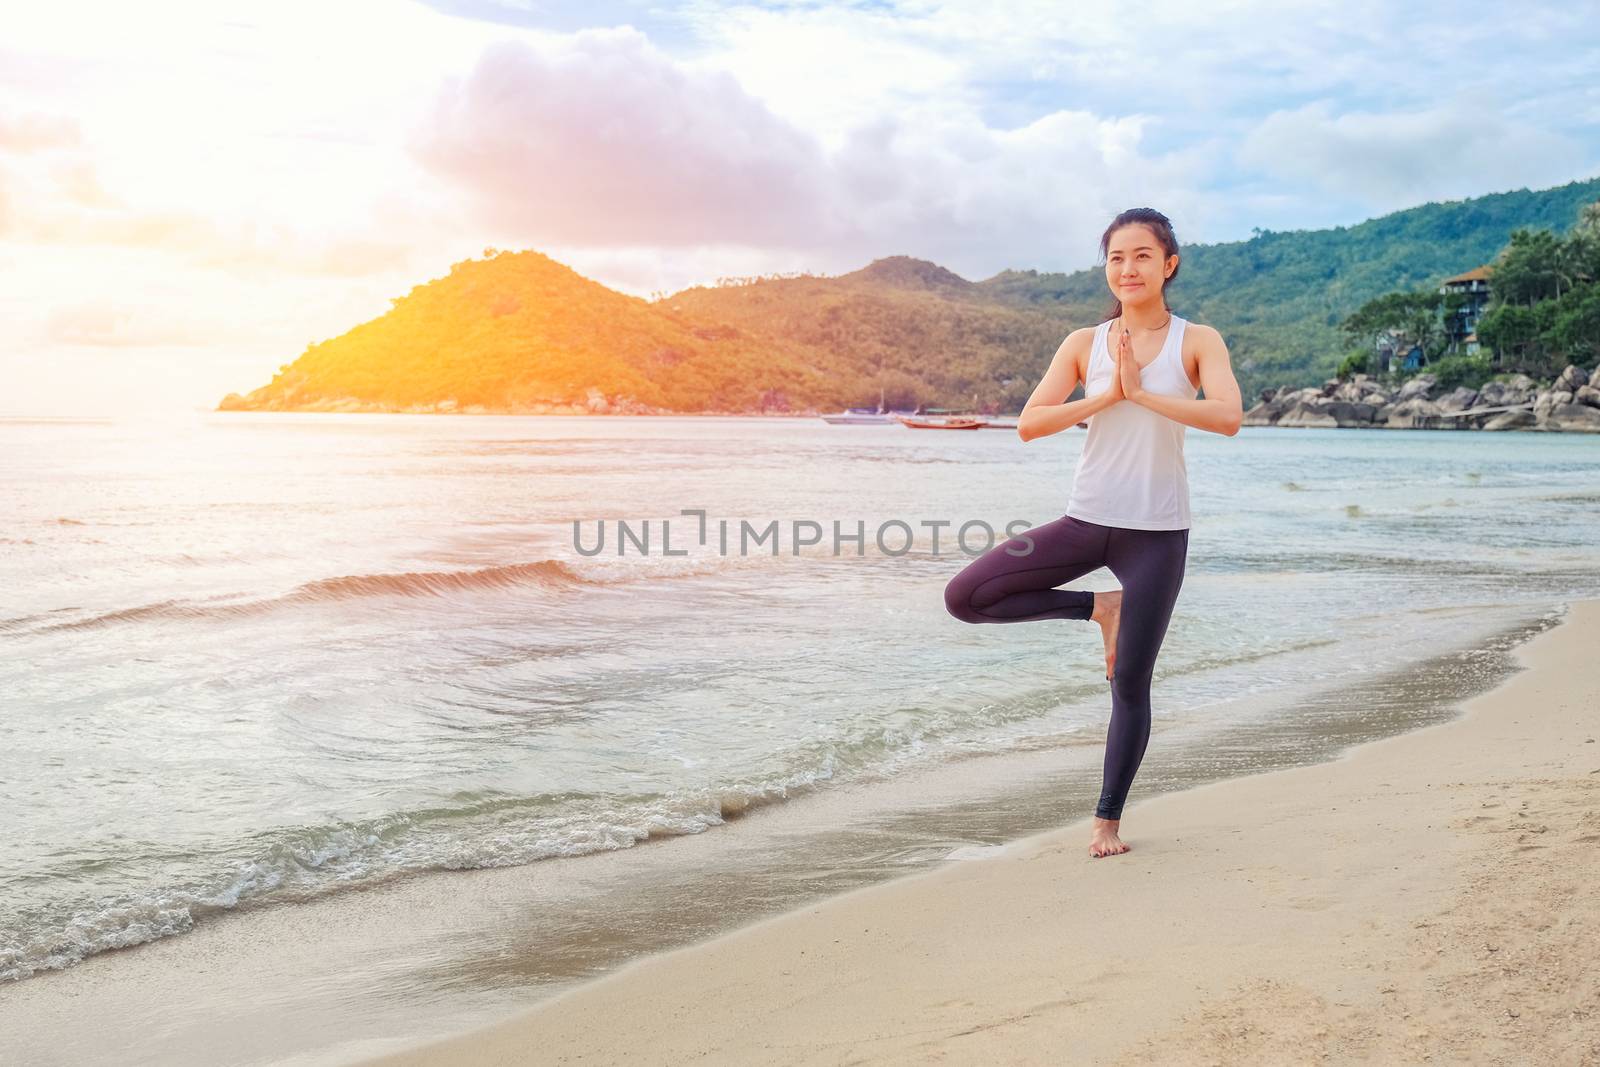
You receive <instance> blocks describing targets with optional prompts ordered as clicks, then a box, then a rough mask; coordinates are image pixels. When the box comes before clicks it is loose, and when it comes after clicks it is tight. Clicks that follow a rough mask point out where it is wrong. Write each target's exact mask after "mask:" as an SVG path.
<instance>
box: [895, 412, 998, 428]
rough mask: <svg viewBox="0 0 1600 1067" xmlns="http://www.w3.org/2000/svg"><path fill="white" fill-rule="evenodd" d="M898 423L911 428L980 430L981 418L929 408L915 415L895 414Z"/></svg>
mask: <svg viewBox="0 0 1600 1067" xmlns="http://www.w3.org/2000/svg"><path fill="white" fill-rule="evenodd" d="M895 418H896V419H897V420H899V423H900V425H902V426H905V427H908V428H910V429H913V430H981V429H983V420H982V419H981V418H978V417H976V416H974V415H962V414H959V413H957V412H954V411H950V410H949V409H947V408H929V409H928V410H927V411H923V412H919V413H917V414H915V415H909V416H907V415H896V416H895Z"/></svg>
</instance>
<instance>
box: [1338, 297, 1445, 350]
mask: <svg viewBox="0 0 1600 1067" xmlns="http://www.w3.org/2000/svg"><path fill="white" fill-rule="evenodd" d="M1443 306H1444V297H1443V296H1442V295H1441V294H1440V293H1437V292H1425V293H1385V294H1383V295H1382V296H1380V297H1375V298H1373V299H1371V300H1368V301H1367V302H1366V303H1365V304H1362V305H1361V307H1359V308H1357V309H1356V311H1355V312H1354V313H1353V314H1351V315H1350V316H1349V317H1348V318H1346V319H1345V320H1344V322H1342V323H1341V324H1340V327H1339V328H1340V329H1342V330H1343V331H1344V334H1345V338H1346V340H1348V341H1349V342H1350V343H1351V344H1352V345H1364V346H1368V347H1370V346H1372V345H1375V344H1376V343H1377V342H1378V340H1379V339H1380V338H1381V337H1384V336H1385V335H1389V336H1393V337H1396V338H1398V339H1399V340H1400V341H1401V342H1403V343H1410V344H1415V345H1418V346H1420V347H1421V349H1422V353H1423V355H1424V356H1425V357H1430V356H1432V355H1433V354H1434V353H1433V350H1434V348H1435V347H1436V346H1437V344H1438V341H1439V338H1440V337H1441V336H1442V335H1443V332H1444V329H1443V325H1442V324H1441V322H1440V318H1439V312H1440V309H1441V308H1442V307H1443Z"/></svg>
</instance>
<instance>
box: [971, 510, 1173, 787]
mask: <svg viewBox="0 0 1600 1067" xmlns="http://www.w3.org/2000/svg"><path fill="white" fill-rule="evenodd" d="M1188 556H1189V531H1188V530H1130V529H1127V528H1125V527H1121V526H1101V525H1099V524H1097V523H1092V522H1085V521H1084V520H1082V519H1075V518H1073V517H1072V516H1070V515H1063V516H1062V517H1061V518H1059V519H1056V520H1055V521H1054V522H1047V523H1045V524H1044V525H1043V526H1038V527H1035V528H1033V529H1031V530H1027V531H1025V532H1024V533H1022V534H1020V535H1018V536H1017V537H1014V538H1012V539H1011V540H1009V541H1007V542H1005V543H1004V544H1001V545H996V546H995V547H993V548H991V549H990V550H989V551H987V552H985V553H984V554H983V555H981V556H979V557H978V558H977V559H975V560H973V561H972V562H971V563H969V564H967V566H966V567H965V568H964V569H963V570H962V571H961V573H959V574H957V575H956V576H955V577H954V578H952V579H950V583H949V584H948V585H946V586H945V590H944V603H945V607H946V608H948V609H949V611H950V614H952V615H954V616H955V617H956V618H958V619H960V620H961V621H962V622H1032V621H1034V620H1035V619H1088V618H1089V614H1090V612H1091V611H1093V610H1094V593H1092V592H1089V591H1087V590H1083V589H1057V588H1055V586H1058V585H1061V584H1062V583H1064V582H1070V581H1073V580H1074V579H1077V578H1081V577H1083V576H1084V575H1085V574H1088V573H1089V572H1090V571H1092V570H1096V569H1098V568H1100V567H1109V568H1111V573H1112V574H1114V575H1116V576H1117V579H1118V580H1119V581H1121V582H1122V620H1121V622H1120V623H1118V625H1117V643H1116V650H1117V664H1116V669H1115V670H1113V671H1112V675H1111V678H1112V680H1111V727H1110V729H1109V730H1108V731H1107V733H1106V762H1105V777H1104V779H1103V781H1102V783H1101V787H1100V803H1099V804H1098V805H1097V806H1096V808H1095V814H1096V815H1098V816H1100V818H1102V819H1118V818H1121V817H1122V805H1123V802H1124V801H1126V800H1127V798H1128V789H1129V788H1130V787H1131V786H1132V785H1133V776H1134V774H1136V773H1137V772H1138V770H1139V762H1140V761H1141V760H1143V759H1144V750H1145V745H1146V744H1148V743H1149V741H1150V679H1151V677H1152V676H1153V675H1154V673H1155V668H1156V653H1158V652H1160V651H1161V642H1162V639H1163V638H1165V637H1166V635H1167V623H1168V622H1170V621H1171V620H1172V606H1173V604H1175V603H1176V602H1177V599H1178V589H1179V587H1180V586H1182V585H1183V569H1184V563H1185V562H1186V561H1187V559H1188Z"/></svg>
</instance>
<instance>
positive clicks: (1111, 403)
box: [944, 208, 1244, 856]
mask: <svg viewBox="0 0 1600 1067" xmlns="http://www.w3.org/2000/svg"><path fill="white" fill-rule="evenodd" d="M1100 251H1101V252H1102V253H1103V254H1104V255H1105V258H1106V284H1107V285H1109V286H1110V287H1111V294H1112V296H1113V297H1114V298H1115V299H1116V303H1115V304H1114V305H1113V306H1112V308H1111V310H1110V312H1109V313H1108V315H1107V321H1105V322H1102V323H1100V325H1098V326H1093V327H1088V326H1086V327H1084V328H1083V329H1080V330H1074V331H1073V332H1072V333H1071V334H1070V335H1069V336H1068V337H1067V339H1066V340H1065V341H1063V342H1061V347H1060V348H1058V349H1056V354H1055V357H1054V358H1053V359H1051V361H1050V367H1049V369H1048V370H1046V371H1045V373H1044V378H1043V379H1042V380H1041V381H1040V382H1039V386H1038V388H1036V389H1035V390H1034V391H1033V395H1032V396H1030V397H1029V398H1028V403H1027V404H1026V405H1025V406H1024V407H1023V409H1022V417H1021V418H1020V419H1019V420H1018V422H1017V432H1018V433H1019V434H1020V435H1021V437H1022V439H1023V440H1024V441H1032V440H1033V439H1035V438H1038V437H1046V436H1049V435H1050V434H1053V433H1057V432H1059V431H1061V430H1065V429H1066V428H1067V427H1069V426H1075V425H1077V424H1078V423H1079V422H1081V421H1083V420H1084V419H1088V420H1089V432H1088V434H1087V435H1086V436H1085V438H1084V442H1083V452H1082V453H1081V454H1080V455H1079V457H1078V467H1077V473H1076V474H1075V475H1074V478H1073V483H1072V494H1071V496H1070V497H1069V498H1068V500H1067V509H1066V513H1065V514H1064V515H1063V516H1062V517H1061V518H1059V519H1056V520H1054V521H1053V522H1048V523H1046V524H1044V525H1043V526H1040V527H1037V528H1035V529H1031V530H1029V531H1027V532H1026V533H1025V534H1023V535H1021V536H1019V537H1015V538H1012V539H1011V540H1009V541H1007V542H1005V543H1004V544H1001V545H996V546H995V547H994V548H992V549H990V550H989V551H988V552H985V553H984V554H983V555H981V556H979V557H978V558H977V559H975V560H973V561H972V562H971V563H970V564H968V565H967V567H966V568H965V569H963V570H962V571H961V573H959V574H957V575H956V576H955V577H954V578H952V579H951V580H950V583H949V585H947V586H946V587H945V594H944V597H945V606H946V607H947V608H948V609H949V610H950V614H952V615H954V616H955V617H956V618H958V619H960V620H962V621H963V622H1031V621H1033V620H1035V619H1084V620H1089V621H1093V622H1098V623H1099V624H1100V629H1101V632H1102V635H1103V637H1104V639H1105V650H1106V678H1107V680H1109V681H1110V682H1111V726H1110V729H1109V730H1108V731H1107V734H1106V760H1105V778H1104V781H1103V782H1102V785H1101V790H1100V802H1099V804H1098V805H1097V806H1096V808H1095V819H1094V835H1093V837H1092V838H1091V839H1090V841H1089V854H1090V855H1091V856H1114V855H1116V854H1118V853H1121V852H1126V851H1128V846H1127V845H1126V844H1124V843H1123V841H1122V839H1121V838H1120V837H1118V836H1117V831H1118V829H1119V827H1120V825H1121V821H1122V805H1123V802H1124V801H1125V800H1126V799H1127V796H1128V788H1129V787H1130V786H1131V785H1132V784H1133V776H1134V774H1135V773H1136V772H1137V771H1138V770H1139V762H1140V760H1142V759H1143V758H1144V750H1145V745H1146V743H1147V742H1148V741H1149V740H1150V680H1151V677H1152V676H1153V674H1154V673H1155V665H1156V653H1158V652H1159V651H1160V650H1161V641H1162V639H1163V638H1164V637H1165V636H1166V633H1167V623H1168V622H1169V621H1170V620H1171V618H1172V607H1173V604H1174V603H1175V602H1176V601H1177V599H1178V589H1179V587H1180V586H1181V585H1182V584H1183V569H1184V563H1185V561H1186V559H1187V557H1188V552H1189V482H1188V473H1187V470H1186V468H1185V466H1184V461H1183V434H1184V427H1185V426H1193V427H1195V428H1197V429H1201V430H1210V431H1211V432H1213V433H1220V434H1226V435H1227V436H1229V437H1231V436H1233V435H1234V434H1236V433H1238V432H1239V421H1240V419H1241V418H1242V417H1243V415H1244V408H1243V405H1242V403H1241V402H1240V397H1239V383H1238V382H1236V381H1235V380H1234V377H1233V368H1232V366H1231V365H1230V364H1229V362H1228V348H1227V346H1226V345H1224V344H1223V343H1222V336H1221V335H1220V334H1218V333H1217V331H1216V330H1214V329H1212V328H1211V327H1210V326H1201V325H1200V324H1199V323H1188V322H1185V321H1184V320H1183V319H1181V318H1178V317H1176V316H1174V315H1173V314H1172V313H1171V310H1170V309H1169V308H1168V307H1167V304H1166V286H1167V283H1169V282H1171V281H1172V280H1173V279H1174V278H1176V277H1177V276H1178V242H1177V239H1176V238H1175V237H1173V234H1172V224H1171V223H1170V222H1168V221H1167V217H1166V216H1165V215H1163V214H1161V212H1159V211H1156V210H1154V209H1152V208H1134V209H1133V210H1131V211H1124V212H1123V213H1122V214H1120V215H1118V216H1117V217H1116V218H1115V219H1113V220H1111V225H1110V226H1109V227H1107V229H1106V232H1105V233H1104V234H1103V235H1102V236H1101V238H1100ZM1080 381H1081V382H1082V383H1083V399H1082V400H1075V401H1072V402H1071V403H1067V402H1066V398H1067V397H1070V396H1071V395H1072V392H1073V390H1074V389H1075V388H1076V387H1077V385H1078V383H1079V382H1080ZM1197 381H1198V382H1199V386H1198V390H1203V391H1204V393H1205V398H1204V399H1200V398H1198V397H1196V395H1195V394H1196V392H1197V387H1196V385H1195V384H1194V383H1195V382H1197ZM1100 567H1109V568H1110V569H1111V573H1112V574H1114V575H1116V577H1117V580H1118V581H1120V582H1121V583H1122V588H1121V589H1118V590H1115V591H1112V592H1109V593H1096V592H1090V591H1088V590H1081V589H1058V588H1056V587H1057V586H1060V585H1062V584H1064V583H1066V582H1070V581H1073V580H1075V579H1078V578H1081V577H1083V576H1084V575H1085V574H1088V573H1089V572H1090V571H1092V570H1096V569H1098V568H1100Z"/></svg>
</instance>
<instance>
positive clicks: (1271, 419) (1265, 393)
mask: <svg viewBox="0 0 1600 1067" xmlns="http://www.w3.org/2000/svg"><path fill="white" fill-rule="evenodd" d="M1244 425H1246V426H1321V427H1361V428H1368V429H1371V428H1378V429H1390V430H1413V429H1416V430H1422V429H1426V430H1553V431H1577V432H1589V433H1600V367H1596V368H1594V370H1593V371H1592V372H1591V371H1586V370H1584V369H1583V368H1581V367H1578V366H1574V365H1571V364H1569V365H1568V366H1567V367H1566V368H1565V369H1564V370H1562V372H1561V373H1560V374H1559V375H1558V376H1557V377H1556V380H1555V381H1554V382H1552V383H1551V384H1549V385H1546V386H1541V385H1539V384H1538V383H1537V382H1535V381H1534V380H1533V379H1532V378H1529V377H1528V376H1527V375H1524V374H1519V375H1516V376H1515V377H1513V378H1512V379H1510V380H1509V381H1504V382H1500V381H1495V382H1489V383H1488V384H1486V385H1484V387H1483V388H1482V389H1468V388H1465V387H1459V388H1456V389H1453V390H1451V391H1449V392H1444V391H1443V390H1441V389H1440V388H1439V383H1438V379H1437V378H1435V377H1434V376H1433V375H1432V374H1419V375H1417V376H1416V377H1415V378H1412V379H1410V380H1408V381H1407V382H1406V383H1405V384H1404V385H1402V386H1401V387H1400V388H1399V389H1398V390H1394V391H1391V390H1390V388H1388V387H1385V386H1384V385H1382V384H1381V383H1379V382H1377V381H1375V380H1374V379H1372V378H1371V377H1370V376H1368V375H1365V374H1357V375H1355V376H1354V377H1352V378H1351V379H1350V380H1349V381H1340V380H1339V379H1337V378H1330V379H1329V380H1328V381H1326V382H1324V383H1323V384H1322V385H1321V386H1310V387H1307V388H1303V389H1292V388H1290V387H1288V386H1284V387H1281V388H1278V389H1264V390H1262V391H1261V399H1260V402H1259V403H1257V404H1256V405H1255V406H1254V407H1252V408H1251V409H1250V410H1249V411H1247V412H1245V415H1244Z"/></svg>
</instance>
